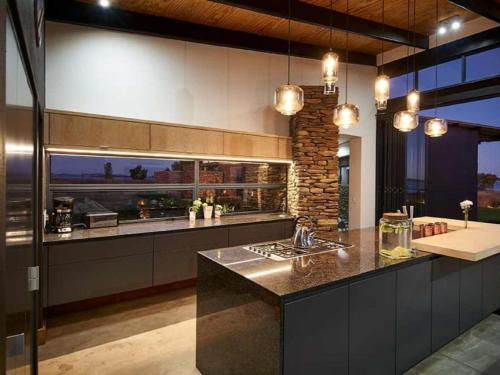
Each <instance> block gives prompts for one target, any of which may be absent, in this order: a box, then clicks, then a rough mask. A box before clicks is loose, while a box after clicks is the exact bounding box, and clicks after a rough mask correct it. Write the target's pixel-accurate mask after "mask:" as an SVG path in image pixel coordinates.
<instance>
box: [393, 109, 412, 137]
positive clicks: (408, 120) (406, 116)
mask: <svg viewBox="0 0 500 375" xmlns="http://www.w3.org/2000/svg"><path fill="white" fill-rule="evenodd" d="M393 124H394V127H395V128H396V129H398V130H399V131H400V132H405V133H407V132H411V131H412V130H413V129H415V128H416V127H417V126H418V116H417V114H416V113H413V112H410V111H399V112H396V114H395V115H394V122H393Z"/></svg>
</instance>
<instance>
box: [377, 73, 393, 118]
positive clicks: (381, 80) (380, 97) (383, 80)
mask: <svg viewBox="0 0 500 375" xmlns="http://www.w3.org/2000/svg"><path fill="white" fill-rule="evenodd" d="M389 90H390V81H389V77H388V76H386V75H380V76H378V77H377V78H376V79H375V105H376V107H377V109H378V110H383V109H387V100H388V99H389Z"/></svg>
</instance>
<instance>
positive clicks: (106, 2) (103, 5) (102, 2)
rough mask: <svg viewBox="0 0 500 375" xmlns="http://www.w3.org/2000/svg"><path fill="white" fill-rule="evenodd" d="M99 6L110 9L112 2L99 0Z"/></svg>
mask: <svg viewBox="0 0 500 375" xmlns="http://www.w3.org/2000/svg"><path fill="white" fill-rule="evenodd" d="M99 5H100V6H102V7H103V8H108V7H109V6H110V5H111V1H109V0H99Z"/></svg>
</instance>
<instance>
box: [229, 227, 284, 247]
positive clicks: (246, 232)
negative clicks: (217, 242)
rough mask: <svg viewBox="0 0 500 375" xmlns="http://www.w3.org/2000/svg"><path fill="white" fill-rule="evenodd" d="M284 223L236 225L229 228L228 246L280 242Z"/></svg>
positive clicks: (282, 237) (282, 236)
mask: <svg viewBox="0 0 500 375" xmlns="http://www.w3.org/2000/svg"><path fill="white" fill-rule="evenodd" d="M285 226H286V221H278V222H271V223H259V224H246V225H237V226H234V227H230V228H229V246H238V245H246V244H249V243H257V242H265V241H273V240H282V239H284V238H286V237H290V236H287V235H286V234H285Z"/></svg>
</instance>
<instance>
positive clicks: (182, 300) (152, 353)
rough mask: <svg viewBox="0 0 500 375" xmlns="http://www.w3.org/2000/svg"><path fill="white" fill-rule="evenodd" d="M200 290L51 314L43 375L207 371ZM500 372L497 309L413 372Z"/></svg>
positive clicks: (43, 349) (162, 374)
mask: <svg viewBox="0 0 500 375" xmlns="http://www.w3.org/2000/svg"><path fill="white" fill-rule="evenodd" d="M195 303H196V296H195V289H194V288H189V289H184V290H179V291H175V292H172V293H169V294H165V295H158V296H154V297H148V298H144V299H141V300H135V301H130V302H124V303H118V304H115V305H110V306H106V307H101V308H97V309H94V310H91V311H87V312H81V313H76V314H71V315H66V316H64V317H59V318H54V319H51V320H50V321H49V322H48V323H49V324H48V325H49V329H48V331H47V343H46V344H45V345H43V346H41V347H40V350H39V360H40V365H39V372H40V374H41V375H63V374H65V375H83V374H85V375H93V374H99V375H113V374H120V375H129V374H130V375H132V374H141V375H149V374H158V375H200V373H199V372H198V371H197V370H196V367H195V351H194V348H195V314H196V311H195ZM417 374H418V375H422V374H428V375H434V374H439V375H441V374H453V375H461V374H471V375H475V374H487V375H498V374H500V316H498V315H491V316H490V317H488V318H487V319H486V320H484V321H483V322H482V323H480V324H478V325H477V326H475V327H474V328H472V329H471V330H469V331H468V332H466V333H464V334H463V335H462V336H460V337H458V338H457V339H456V340H454V341H452V342H451V343H449V344H448V345H446V346H445V347H443V348H442V349H441V350H440V351H439V352H437V353H435V354H434V355H432V356H431V357H429V358H427V359H426V360H424V361H423V362H421V363H420V364H418V365H417V366H416V367H414V368H413V369H411V370H410V371H408V372H407V375H417Z"/></svg>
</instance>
